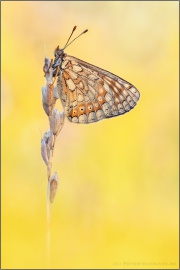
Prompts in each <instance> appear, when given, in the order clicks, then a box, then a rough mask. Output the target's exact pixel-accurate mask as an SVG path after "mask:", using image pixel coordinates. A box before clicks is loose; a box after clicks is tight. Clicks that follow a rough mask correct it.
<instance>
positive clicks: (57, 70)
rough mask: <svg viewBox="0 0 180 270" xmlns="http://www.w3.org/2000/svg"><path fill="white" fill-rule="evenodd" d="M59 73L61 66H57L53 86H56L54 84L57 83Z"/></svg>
mask: <svg viewBox="0 0 180 270" xmlns="http://www.w3.org/2000/svg"><path fill="white" fill-rule="evenodd" d="M58 72H59V66H57V69H56V74H55V76H54V81H53V83H52V84H54V83H55V81H56V77H57V75H58Z"/></svg>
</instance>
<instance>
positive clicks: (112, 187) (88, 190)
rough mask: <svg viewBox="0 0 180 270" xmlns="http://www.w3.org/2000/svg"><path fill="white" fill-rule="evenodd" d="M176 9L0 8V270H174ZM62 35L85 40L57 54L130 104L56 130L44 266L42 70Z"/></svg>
mask: <svg viewBox="0 0 180 270" xmlns="http://www.w3.org/2000/svg"><path fill="white" fill-rule="evenodd" d="M178 4H179V3H178V2H175V1H174V2H173V1H172V2H171V1H167V2H166V1H162V2H159V1H154V2H148V1H147V2H145V1H135V2H133V1H132V2H131V1H130V2H129V1H127V2H125V1H123V2H114V1H112V2H110V1H108V2H91V1H90V2H80V1H79V2H78V1H75V2H61V1H60V2H58V1H57V2H53V1H52V2H50V1H47V2H45V1H43V2H40V1H38V2H30V1H26V2H25V1H24V2H12V1H11V2H5V1H3V2H2V3H1V7H2V12H1V13H2V18H1V29H2V82H1V98H2V268H4V269H7V268H8V269H15V268H19V269H22V268H25V269H26V268H31V269H34V268H36V269H38V268H48V267H49V268H59V269H61V268H64V269H66V268H74V269H75V268H109V269H115V268H120V269H125V268H132V269H166V268H167V269H177V268H178V195H179V194H178V146H179V145H178V128H179V118H178V100H179V92H178V87H179V85H178V77H179V73H178V72H179V71H178V69H179V66H178V59H179V53H178V47H179V35H178V30H179V29H178V18H179V13H178ZM74 25H77V26H78V27H77V30H76V34H75V33H74V36H76V35H78V34H79V33H81V32H82V31H83V30H85V29H88V30H89V31H88V33H87V34H85V35H83V36H82V37H80V38H79V39H78V40H77V41H75V42H74V43H73V44H72V45H71V46H69V47H68V48H67V50H66V53H67V54H69V55H73V56H75V57H77V58H80V59H82V60H84V61H86V62H89V63H92V64H94V65H97V66H99V67H102V68H103V69H106V70H109V71H110V72H112V73H114V74H117V75H119V76H120V77H122V78H124V79H125V80H127V81H129V82H131V83H132V84H134V85H135V86H136V87H137V88H138V89H139V91H140V93H141V98H140V101H139V103H138V105H137V107H135V109H134V110H132V111H131V112H129V113H128V114H126V115H124V116H122V117H115V118H112V119H108V120H103V121H100V122H98V123H95V124H91V125H77V124H72V123H70V122H68V120H67V119H66V122H65V125H64V127H63V129H62V131H61V133H60V135H59V136H58V139H57V145H56V147H55V156H54V160H53V169H54V170H56V171H57V172H58V175H59V179H60V186H59V190H58V192H57V195H56V198H55V202H54V205H53V211H52V220H51V247H50V248H51V249H50V250H51V254H50V255H51V256H50V257H51V261H50V264H49V265H48V263H47V250H46V249H47V247H46V245H47V239H46V188H47V176H46V167H45V164H44V163H43V161H42V158H41V154H40V140H41V133H40V131H39V130H41V132H42V133H44V132H45V131H46V130H47V129H48V119H47V117H46V115H45V113H44V111H43V108H42V102H41V87H42V86H43V85H45V79H44V77H43V75H44V74H43V71H42V67H43V65H44V57H45V55H46V56H47V57H49V58H53V52H54V49H55V47H56V46H57V45H58V44H59V45H60V47H63V46H64V44H65V43H66V41H67V39H68V37H69V34H70V32H71V30H72V28H73V26H74ZM58 103H59V102H58ZM58 108H60V109H61V110H62V106H61V105H60V104H59V105H58Z"/></svg>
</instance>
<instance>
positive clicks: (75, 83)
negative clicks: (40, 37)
mask: <svg viewBox="0 0 180 270" xmlns="http://www.w3.org/2000/svg"><path fill="white" fill-rule="evenodd" d="M75 29H76V26H75V27H74V28H73V31H72V33H71V35H70V37H69V39H68V41H67V43H66V45H65V46H64V48H63V49H59V46H58V47H57V48H56V49H55V52H54V56H55V59H54V63H53V65H52V68H53V76H54V77H56V76H58V79H57V89H58V94H59V97H60V99H61V102H62V105H63V107H64V111H65V115H66V116H67V118H68V119H69V120H70V121H71V122H74V123H84V124H88V123H93V122H96V121H99V120H102V119H104V118H109V117H114V116H118V115H121V114H124V113H127V112H129V111H130V110H131V109H133V108H134V107H135V106H136V103H137V101H138V100H139V97H140V93H139V91H138V90H137V89H136V88H135V87H134V86H133V85H132V84H131V83H129V82H127V81H125V80H124V79H122V78H120V77H118V76H116V75H114V74H113V73H110V72H108V71H106V70H104V69H101V68H99V67H96V66H94V65H91V64H89V63H86V62H84V61H82V60H80V59H78V58H75V57H74V56H70V55H67V54H65V53H64V49H65V48H66V47H67V46H69V45H70V44H71V43H72V42H73V41H74V40H75V39H76V38H78V37H79V36H80V35H82V34H84V33H86V32H87V31H88V30H85V31H84V32H83V33H81V34H80V35H79V36H78V37H76V38H75V39H74V40H73V41H71V42H70V43H69V44H68V42H69V40H70V38H71V36H72V34H73V32H74V30H75Z"/></svg>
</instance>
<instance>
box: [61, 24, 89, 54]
mask: <svg viewBox="0 0 180 270" xmlns="http://www.w3.org/2000/svg"><path fill="white" fill-rule="evenodd" d="M75 29H76V28H75ZM87 31H88V29H86V30H84V31H83V32H82V33H81V34H80V35H79V36H77V37H76V38H74V39H73V40H72V41H71V42H70V43H69V44H67V43H66V45H65V46H64V48H63V50H64V49H65V48H67V47H68V46H69V45H70V44H71V43H72V42H73V41H75V39H77V38H78V37H80V36H81V35H82V34H85V33H86V32H87ZM72 33H73V32H72ZM71 36H72V34H71ZM71 36H70V37H71Z"/></svg>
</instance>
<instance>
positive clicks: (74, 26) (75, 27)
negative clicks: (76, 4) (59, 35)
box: [64, 25, 77, 48]
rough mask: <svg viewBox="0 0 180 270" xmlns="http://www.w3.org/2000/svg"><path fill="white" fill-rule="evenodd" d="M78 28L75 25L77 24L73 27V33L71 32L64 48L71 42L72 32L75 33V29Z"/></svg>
mask: <svg viewBox="0 0 180 270" xmlns="http://www.w3.org/2000/svg"><path fill="white" fill-rule="evenodd" d="M76 28H77V26H76V25H75V26H74V27H73V30H72V32H71V34H70V37H69V38H68V41H67V42H66V44H65V46H64V48H65V47H66V45H67V44H68V42H69V40H70V38H71V37H72V34H73V33H74V31H75V30H76Z"/></svg>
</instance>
